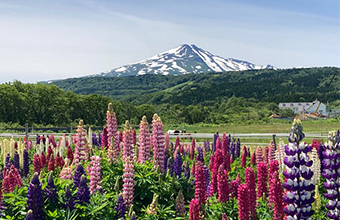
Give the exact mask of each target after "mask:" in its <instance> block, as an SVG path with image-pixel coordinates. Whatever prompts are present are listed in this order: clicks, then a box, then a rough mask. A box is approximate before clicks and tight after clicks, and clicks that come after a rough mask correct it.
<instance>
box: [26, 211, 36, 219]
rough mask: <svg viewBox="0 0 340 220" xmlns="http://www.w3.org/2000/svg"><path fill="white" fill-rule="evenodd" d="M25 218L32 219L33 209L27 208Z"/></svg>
mask: <svg viewBox="0 0 340 220" xmlns="http://www.w3.org/2000/svg"><path fill="white" fill-rule="evenodd" d="M25 220H34V216H33V211H32V210H31V209H30V210H28V212H27V214H26V218H25Z"/></svg>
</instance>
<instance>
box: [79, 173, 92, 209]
mask: <svg viewBox="0 0 340 220" xmlns="http://www.w3.org/2000/svg"><path fill="white" fill-rule="evenodd" d="M77 200H78V203H79V204H82V203H90V190H89V187H88V185H87V179H86V176H85V175H82V176H81V178H80V181H79V186H78V191H77Z"/></svg>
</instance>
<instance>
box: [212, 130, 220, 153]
mask: <svg viewBox="0 0 340 220" xmlns="http://www.w3.org/2000/svg"><path fill="white" fill-rule="evenodd" d="M218 137H219V136H218V132H216V133H215V134H214V148H213V149H214V150H213V152H215V150H216V141H217V138H218Z"/></svg>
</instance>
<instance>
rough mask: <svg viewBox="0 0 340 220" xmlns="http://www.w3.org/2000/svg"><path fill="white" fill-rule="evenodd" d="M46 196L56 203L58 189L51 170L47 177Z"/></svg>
mask: <svg viewBox="0 0 340 220" xmlns="http://www.w3.org/2000/svg"><path fill="white" fill-rule="evenodd" d="M44 191H45V196H46V197H45V198H46V199H48V201H51V202H52V203H53V204H55V203H56V198H57V189H56V187H55V185H54V180H53V173H52V172H50V173H49V175H48V178H47V185H46V188H45V190H44Z"/></svg>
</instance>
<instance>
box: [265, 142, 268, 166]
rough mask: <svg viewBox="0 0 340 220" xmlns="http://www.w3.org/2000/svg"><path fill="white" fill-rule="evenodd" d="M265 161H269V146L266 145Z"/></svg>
mask: <svg viewBox="0 0 340 220" xmlns="http://www.w3.org/2000/svg"><path fill="white" fill-rule="evenodd" d="M264 162H265V163H266V164H268V163H269V147H268V146H266V147H265V148H264Z"/></svg>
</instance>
